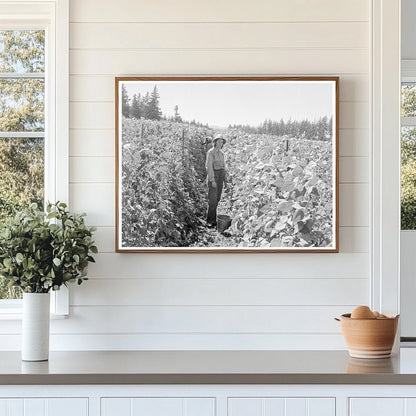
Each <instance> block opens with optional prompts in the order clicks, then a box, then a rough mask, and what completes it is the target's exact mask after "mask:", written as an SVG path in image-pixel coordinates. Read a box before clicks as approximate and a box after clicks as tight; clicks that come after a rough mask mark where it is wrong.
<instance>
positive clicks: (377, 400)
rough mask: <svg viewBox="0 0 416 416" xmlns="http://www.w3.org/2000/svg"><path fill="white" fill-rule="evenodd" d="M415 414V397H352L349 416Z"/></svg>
mask: <svg viewBox="0 0 416 416" xmlns="http://www.w3.org/2000/svg"><path fill="white" fill-rule="evenodd" d="M396 415H397V416H414V415H416V399H415V398H392V397H388V398H385V397H371V398H351V399H350V412H349V416H396Z"/></svg>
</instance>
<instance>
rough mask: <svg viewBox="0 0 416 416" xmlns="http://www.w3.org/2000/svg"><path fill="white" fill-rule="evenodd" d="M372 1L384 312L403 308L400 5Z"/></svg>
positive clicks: (376, 306) (377, 304)
mask: <svg viewBox="0 0 416 416" xmlns="http://www.w3.org/2000/svg"><path fill="white" fill-rule="evenodd" d="M371 6H372V7H371V14H372V33H371V36H372V44H371V48H372V61H371V65H372V86H371V95H372V100H371V105H370V117H371V121H372V123H371V124H372V128H371V133H372V146H371V155H372V157H371V163H372V181H371V194H372V198H371V199H372V203H371V207H370V214H371V217H370V218H371V219H372V224H371V240H370V241H371V260H370V265H371V282H370V284H371V288H370V297H371V298H370V306H371V307H372V309H373V310H377V311H382V312H385V313H400V85H401V79H400V78H401V77H400V60H401V56H400V48H401V42H400V33H401V4H400V1H392V0H373V1H372V3H371ZM399 336H400V335H399ZM397 348H398V343H396V345H395V350H397Z"/></svg>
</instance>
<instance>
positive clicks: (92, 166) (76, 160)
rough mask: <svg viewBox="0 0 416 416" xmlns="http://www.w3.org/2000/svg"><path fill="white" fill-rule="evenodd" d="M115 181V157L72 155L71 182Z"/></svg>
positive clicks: (70, 164) (70, 160)
mask: <svg viewBox="0 0 416 416" xmlns="http://www.w3.org/2000/svg"><path fill="white" fill-rule="evenodd" d="M114 181H115V164H114V157H71V158H70V159H69V182H71V183H73V182H83V183H88V182H97V183H98V182H99V183H102V182H109V183H114Z"/></svg>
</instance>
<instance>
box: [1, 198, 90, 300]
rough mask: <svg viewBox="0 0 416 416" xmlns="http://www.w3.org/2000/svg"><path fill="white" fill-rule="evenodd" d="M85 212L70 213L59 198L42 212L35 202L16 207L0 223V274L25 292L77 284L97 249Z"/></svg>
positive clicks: (38, 291) (36, 291)
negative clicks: (11, 213)
mask: <svg viewBox="0 0 416 416" xmlns="http://www.w3.org/2000/svg"><path fill="white" fill-rule="evenodd" d="M85 215H86V214H81V215H78V214H72V213H70V212H69V211H68V210H67V206H66V204H64V203H60V202H57V203H56V204H51V203H49V204H48V205H47V208H46V213H44V212H42V211H40V210H39V209H38V206H37V204H31V205H30V206H28V207H26V208H24V209H22V210H21V211H18V212H17V213H16V214H15V216H14V217H12V218H9V219H8V220H6V221H5V223H4V224H1V225H0V277H2V278H3V279H4V280H5V281H6V282H7V284H8V285H9V286H10V287H13V286H17V287H19V288H21V289H22V290H23V291H24V292H29V293H47V292H49V291H50V290H51V289H53V290H58V289H59V288H60V287H61V286H62V285H65V286H67V285H68V282H74V281H76V282H77V283H78V284H81V283H82V282H83V280H86V275H87V269H88V263H89V262H94V258H93V257H92V256H91V254H92V253H97V247H96V246H95V245H94V241H93V239H92V234H93V232H94V231H95V230H94V228H91V227H87V226H86V225H85V223H84V217H85Z"/></svg>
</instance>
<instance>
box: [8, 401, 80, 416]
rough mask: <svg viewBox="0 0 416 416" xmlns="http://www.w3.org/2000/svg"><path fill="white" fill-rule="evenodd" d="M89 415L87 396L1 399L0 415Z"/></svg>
mask: <svg viewBox="0 0 416 416" xmlns="http://www.w3.org/2000/svg"><path fill="white" fill-rule="evenodd" d="M74 415H76V416H88V399H86V398H33V399H32V398H30V399H29V398H27V399H24V398H19V399H12V398H10V399H0V416H74Z"/></svg>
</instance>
